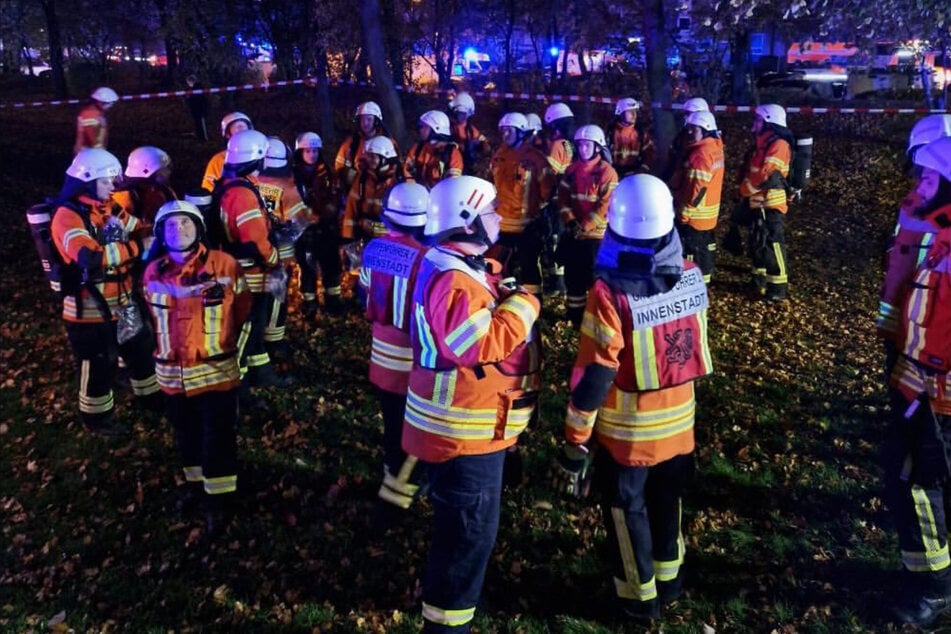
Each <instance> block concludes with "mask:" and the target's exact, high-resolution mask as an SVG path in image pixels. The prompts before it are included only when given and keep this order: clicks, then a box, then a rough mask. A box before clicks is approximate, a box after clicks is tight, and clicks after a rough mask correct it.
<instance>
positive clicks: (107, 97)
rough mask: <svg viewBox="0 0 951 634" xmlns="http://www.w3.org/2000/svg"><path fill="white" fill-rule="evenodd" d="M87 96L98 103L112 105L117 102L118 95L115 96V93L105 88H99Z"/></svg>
mask: <svg viewBox="0 0 951 634" xmlns="http://www.w3.org/2000/svg"><path fill="white" fill-rule="evenodd" d="M89 96H90V97H91V98H92V99H95V100H96V101H98V102H99V103H107V104H112V103H115V102H117V101H119V95H118V94H116V91H115V90H113V89H112V88H108V87H106V86H100V87H99V88H96V89H95V90H94V91H92V94H91V95H89Z"/></svg>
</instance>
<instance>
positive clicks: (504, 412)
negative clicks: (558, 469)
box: [492, 388, 538, 440]
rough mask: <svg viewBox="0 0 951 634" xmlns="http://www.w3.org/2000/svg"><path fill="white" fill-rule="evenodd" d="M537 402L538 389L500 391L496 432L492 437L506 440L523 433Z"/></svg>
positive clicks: (496, 414)
mask: <svg viewBox="0 0 951 634" xmlns="http://www.w3.org/2000/svg"><path fill="white" fill-rule="evenodd" d="M537 403H538V392H537V391H536V390H522V389H518V388H510V389H508V390H505V391H503V392H499V405H498V409H497V410H496V413H495V433H494V434H493V436H492V439H493V440H505V439H508V438H512V437H514V436H518V435H519V434H520V433H522V431H524V430H525V428H526V427H527V426H528V422H529V420H531V418H532V414H533V413H534V412H535V405H536V404H537Z"/></svg>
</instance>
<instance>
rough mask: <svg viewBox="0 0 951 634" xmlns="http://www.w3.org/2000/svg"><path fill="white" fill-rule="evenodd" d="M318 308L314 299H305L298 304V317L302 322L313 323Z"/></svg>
mask: <svg viewBox="0 0 951 634" xmlns="http://www.w3.org/2000/svg"><path fill="white" fill-rule="evenodd" d="M319 308H320V307H319V306H318V305H317V300H316V299H305V300H304V301H302V302H301V304H300V316H301V318H302V319H303V320H304V321H314V319H316V318H317V311H318V310H319Z"/></svg>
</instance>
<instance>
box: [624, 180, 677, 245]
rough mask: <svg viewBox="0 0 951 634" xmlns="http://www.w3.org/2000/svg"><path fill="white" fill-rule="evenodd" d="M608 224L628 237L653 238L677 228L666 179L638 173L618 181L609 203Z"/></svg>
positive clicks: (671, 197) (638, 238) (672, 201)
mask: <svg viewBox="0 0 951 634" xmlns="http://www.w3.org/2000/svg"><path fill="white" fill-rule="evenodd" d="M608 226H609V227H611V230H612V231H613V232H614V233H616V234H618V235H619V236H621V237H624V238H631V239H635V240H653V239H654V238H660V237H663V236H665V235H667V234H668V233H670V232H671V230H673V228H674V199H673V196H671V194H670V189H668V188H667V185H666V184H665V183H664V181H662V180H660V179H659V178H657V177H656V176H651V175H650V174H634V175H632V176H627V177H625V178H623V179H622V180H621V182H620V183H618V185H617V187H616V188H615V190H614V193H613V194H612V195H611V202H610V203H609V205H608Z"/></svg>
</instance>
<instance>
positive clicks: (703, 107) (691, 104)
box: [684, 97, 710, 114]
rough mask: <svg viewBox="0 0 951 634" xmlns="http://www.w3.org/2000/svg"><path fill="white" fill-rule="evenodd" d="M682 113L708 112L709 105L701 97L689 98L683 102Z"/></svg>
mask: <svg viewBox="0 0 951 634" xmlns="http://www.w3.org/2000/svg"><path fill="white" fill-rule="evenodd" d="M684 112H685V113H687V114H690V113H691V112H710V104H708V103H707V100H706V99H704V98H703V97H691V98H690V99H688V100H687V101H685V102H684Z"/></svg>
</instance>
